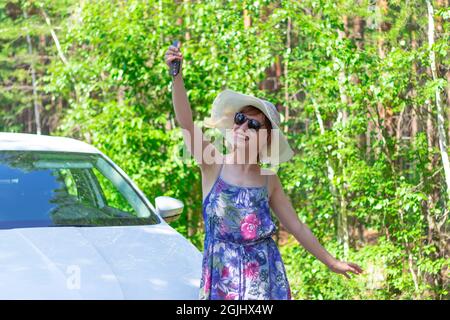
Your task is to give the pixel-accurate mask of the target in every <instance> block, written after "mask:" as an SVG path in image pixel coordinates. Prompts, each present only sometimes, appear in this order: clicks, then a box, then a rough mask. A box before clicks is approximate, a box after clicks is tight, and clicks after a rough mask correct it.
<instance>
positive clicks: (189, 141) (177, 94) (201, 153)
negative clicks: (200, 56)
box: [165, 46, 219, 171]
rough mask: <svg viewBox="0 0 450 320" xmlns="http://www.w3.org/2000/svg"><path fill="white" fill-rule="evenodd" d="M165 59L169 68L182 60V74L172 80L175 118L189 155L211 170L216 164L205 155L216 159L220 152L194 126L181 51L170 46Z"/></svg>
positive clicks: (201, 166) (203, 167) (201, 165)
mask: <svg viewBox="0 0 450 320" xmlns="http://www.w3.org/2000/svg"><path fill="white" fill-rule="evenodd" d="M165 58H166V64H167V65H168V66H169V67H170V63H171V62H172V61H173V60H175V59H179V60H180V72H179V73H178V74H177V75H176V76H175V77H173V78H172V80H173V81H172V103H173V107H174V110H175V118H176V120H177V123H178V124H179V125H180V127H181V128H182V132H183V139H184V143H185V144H186V147H187V149H188V151H189V153H190V154H192V155H193V157H194V159H195V160H196V162H197V163H198V164H199V166H200V168H201V169H202V171H203V170H204V169H205V168H209V167H211V165H213V164H214V163H211V159H209V158H208V157H205V155H208V154H209V155H212V157H215V156H217V155H218V154H219V152H218V151H217V149H216V148H215V146H214V145H213V144H212V143H210V142H209V141H207V140H205V139H204V135H203V132H202V130H201V129H200V128H199V127H198V126H196V125H195V124H194V121H193V117H192V110H191V106H190V104H189V100H188V96H187V93H186V89H185V87H184V81H183V70H182V63H183V55H182V54H181V52H180V49H179V48H177V47H174V46H170V47H169V49H168V50H167V52H166V56H165Z"/></svg>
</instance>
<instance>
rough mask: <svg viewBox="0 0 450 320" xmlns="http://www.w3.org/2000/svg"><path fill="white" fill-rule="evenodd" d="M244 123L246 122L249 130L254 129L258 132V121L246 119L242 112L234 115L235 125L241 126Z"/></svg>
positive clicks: (259, 126) (259, 124) (259, 125)
mask: <svg viewBox="0 0 450 320" xmlns="http://www.w3.org/2000/svg"><path fill="white" fill-rule="evenodd" d="M245 121H248V127H249V128H250V129H255V130H256V131H258V130H259V129H260V128H261V126H262V125H261V123H260V122H259V121H258V120H255V119H250V118H247V116H246V115H245V114H243V113H242V112H237V113H236V114H235V115H234V123H235V124H237V125H241V124H243V123H244V122H245Z"/></svg>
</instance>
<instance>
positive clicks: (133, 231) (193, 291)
mask: <svg viewBox="0 0 450 320" xmlns="http://www.w3.org/2000/svg"><path fill="white" fill-rule="evenodd" d="M155 207H156V208H155ZM155 207H154V206H153V205H152V204H151V203H150V201H149V200H148V199H147V198H146V197H145V195H144V193H143V192H142V191H140V190H139V189H138V188H137V186H136V185H135V184H134V183H133V181H131V179H130V178H129V177H128V176H127V175H126V174H125V173H124V172H123V171H122V170H121V169H120V168H119V167H118V166H117V165H115V164H114V163H113V162H112V161H111V160H110V159H109V158H108V157H107V156H106V155H104V154H103V153H102V152H100V151H99V150H97V149H96V148H94V147H93V146H91V145H89V144H86V143H84V142H81V141H78V140H74V139H69V138H62V137H51V136H38V135H32V134H18V133H0V299H187V300H191V299H198V292H199V288H200V276H201V260H202V254H201V253H200V251H199V250H198V249H197V248H196V247H195V246H194V245H192V244H191V243H190V242H189V241H188V240H187V239H186V238H184V237H183V236H182V235H181V234H179V233H178V232H177V231H175V230H174V229H173V228H172V227H170V226H169V224H167V221H169V220H170V219H176V218H177V217H178V216H179V215H180V214H181V212H182V210H183V203H182V202H181V201H179V200H177V199H174V198H170V197H156V199H155Z"/></svg>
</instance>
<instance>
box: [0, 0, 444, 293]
mask: <svg viewBox="0 0 450 320" xmlns="http://www.w3.org/2000/svg"><path fill="white" fill-rule="evenodd" d="M449 19H450V7H449V1H448V0H433V1H431V0H402V1H400V0H392V1H388V0H353V1H349V0H334V1H331V0H304V1H294V0H291V1H286V0H277V1H268V0H260V1H248V0H247V1H244V0H233V1H219V0H208V1H193V0H183V1H182V0H176V1H168V0H150V1H138V0H129V1H124V0H114V1H113V0H97V1H87V0H84V1H83V0H36V1H32V0H0V131H5V132H27V133H41V134H50V135H63V136H69V137H74V138H77V139H81V140H83V141H86V142H88V143H90V144H93V145H94V146H96V147H97V148H99V149H100V150H101V151H102V152H104V153H105V154H107V155H108V156H109V157H111V158H112V159H113V160H114V161H115V162H116V163H117V164H118V165H119V166H120V167H121V168H123V169H124V170H125V171H126V172H127V173H128V174H129V175H130V176H131V178H132V179H134V181H135V182H136V183H137V184H138V186H139V187H140V188H141V189H142V190H143V191H144V193H145V194H146V195H147V196H148V198H149V199H151V200H153V199H154V198H155V197H156V196H159V195H167V196H172V197H175V198H178V199H180V200H182V201H183V202H184V204H185V210H184V212H183V214H182V216H181V218H180V219H179V220H178V221H175V222H172V223H171V225H172V226H173V227H174V228H176V229H177V230H178V231H179V232H181V233H182V234H183V235H185V236H186V237H188V239H189V240H190V241H191V242H192V243H193V244H194V245H196V246H197V247H198V248H199V249H200V250H202V249H203V248H202V246H203V237H204V232H203V221H202V215H201V211H202V208H201V201H202V192H201V178H200V170H199V167H198V166H197V165H196V164H195V162H194V160H193V159H192V158H191V159H190V160H189V161H183V162H180V161H175V157H176V155H177V154H178V152H179V150H181V149H182V148H183V139H182V135H181V129H180V128H179V127H178V126H177V123H176V121H175V120H174V116H175V114H174V111H173V105H172V97H171V81H172V79H171V77H170V76H169V74H168V70H167V66H166V65H165V63H164V53H165V51H166V50H167V48H168V46H170V45H171V44H172V42H173V40H175V39H179V40H181V42H182V48H181V50H182V52H183V55H184V59H185V61H184V62H183V70H184V71H183V74H184V81H185V85H186V88H187V93H188V97H189V101H190V104H191V106H192V109H193V114H194V120H195V122H196V123H198V124H199V125H200V126H201V125H202V120H203V119H204V118H205V117H206V116H208V115H209V112H210V109H211V104H212V101H213V100H214V98H215V97H216V95H217V94H218V93H219V92H220V91H221V90H223V89H225V88H229V89H232V90H236V91H240V92H243V93H247V94H252V95H256V96H261V97H264V98H266V99H267V100H269V101H272V102H273V103H274V104H275V105H276V106H277V108H278V110H279V112H280V113H281V115H282V129H283V130H284V133H285V134H286V135H287V136H288V138H289V142H290V145H291V146H292V148H293V149H294V152H295V156H294V157H293V159H292V160H291V161H289V162H288V163H284V164H282V165H281V166H280V167H279V168H278V175H279V176H280V179H281V181H282V183H283V186H284V188H285V191H286V193H287V194H288V195H289V197H290V199H291V201H292V204H293V206H294V208H295V210H296V212H297V214H298V216H299V217H300V219H301V220H302V221H304V222H305V223H306V224H307V225H308V226H309V227H310V228H311V229H312V231H313V233H314V234H315V235H316V236H317V237H318V238H319V240H320V241H321V243H322V244H324V246H325V247H326V248H327V249H328V250H329V251H330V252H331V253H333V254H334V255H335V256H337V257H339V258H340V259H345V260H346V259H348V260H349V261H354V262H356V263H358V264H360V265H361V266H362V267H363V269H364V270H365V273H364V274H362V275H360V276H355V277H353V278H352V279H350V280H348V279H346V278H344V277H343V276H342V275H337V274H333V273H331V272H330V271H329V270H328V269H327V268H326V267H325V266H324V265H323V264H321V262H319V261H318V260H316V259H315V258H314V257H313V256H312V255H311V254H309V253H308V252H307V251H306V250H305V249H304V248H303V247H301V246H300V245H299V244H298V243H297V242H296V241H295V239H294V238H293V236H291V235H289V234H288V233H286V231H285V230H284V229H283V228H282V226H279V230H278V232H277V237H276V239H277V241H278V244H279V246H280V250H281V252H282V256H283V260H284V262H285V264H286V269H287V272H288V277H289V280H290V283H291V286H292V294H293V297H294V298H295V299H448V297H449V294H448V291H449V290H448V289H449V288H448V262H449V258H448V249H449V235H448V214H449V203H450V167H449V158H448V142H449V136H450V127H449V123H450V56H449V50H450V42H449V40H450V37H449V36H450V24H449V22H450V20H449Z"/></svg>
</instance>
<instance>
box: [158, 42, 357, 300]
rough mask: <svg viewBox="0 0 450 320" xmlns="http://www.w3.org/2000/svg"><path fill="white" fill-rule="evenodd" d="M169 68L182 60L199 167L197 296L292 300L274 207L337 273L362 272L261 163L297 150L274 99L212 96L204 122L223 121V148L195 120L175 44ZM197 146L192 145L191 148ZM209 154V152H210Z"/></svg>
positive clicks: (186, 116) (185, 112)
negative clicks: (333, 249)
mask: <svg viewBox="0 0 450 320" xmlns="http://www.w3.org/2000/svg"><path fill="white" fill-rule="evenodd" d="M165 58H166V64H167V65H168V66H169V67H170V64H171V62H172V61H173V60H175V59H178V60H179V61H180V72H179V73H178V75H176V76H175V77H174V79H173V91H172V98H173V104H174V109H175V114H176V119H177V122H178V123H179V125H180V126H181V127H182V129H183V130H182V131H183V135H184V140H185V143H186V145H187V148H188V150H189V152H190V153H191V154H192V155H193V156H194V158H195V160H196V162H197V163H198V164H199V166H200V168H201V172H202V190H203V219H204V222H205V250H204V253H203V263H202V278H201V283H200V295H199V298H200V299H235V300H243V299H291V291H290V286H289V282H288V279H287V276H286V271H285V268H284V264H283V261H282V258H281V255H280V253H279V250H278V248H277V245H276V243H275V241H274V240H273V239H272V237H271V236H272V235H273V234H274V233H275V232H276V226H275V224H274V223H273V221H272V218H271V215H270V209H272V211H273V212H274V213H275V215H276V216H277V218H278V219H279V220H280V222H281V223H282V225H283V226H284V227H285V228H286V229H287V230H288V231H289V232H290V233H291V234H292V235H293V236H294V237H295V238H296V239H297V240H298V242H299V243H300V244H301V245H302V246H303V247H305V248H306V249H307V250H308V251H309V252H310V253H312V254H313V255H314V256H315V257H316V258H317V259H319V260H320V261H321V262H323V263H324V264H325V265H327V266H328V268H329V269H330V270H331V271H333V272H336V273H340V274H343V275H345V276H346V277H347V278H350V276H349V275H348V272H352V273H355V274H360V273H361V272H362V269H361V268H360V267H359V266H358V265H357V264H354V263H350V262H344V261H339V260H337V259H335V258H334V257H333V256H332V255H330V253H328V252H327V251H326V250H325V248H323V247H322V246H321V245H320V243H319V242H318V240H317V238H316V237H315V236H314V235H313V234H312V233H311V231H310V230H309V228H308V227H307V226H306V225H305V224H304V223H302V222H301V221H300V220H299V218H298V216H297V214H296V213H295V210H294V208H293V207H292V204H291V203H290V201H289V199H288V197H287V196H286V194H285V193H284V191H283V188H282V185H281V183H280V180H279V178H278V176H277V175H276V173H274V172H272V170H268V169H262V168H261V167H260V163H262V162H267V163H271V164H278V163H281V162H285V161H288V160H289V159H290V158H291V157H292V155H293V152H292V150H291V149H290V147H289V144H288V143H287V140H286V138H285V137H284V136H283V134H282V133H281V132H280V130H279V123H280V117H279V114H278V112H277V110H276V108H275V106H274V105H273V104H271V103H270V102H268V101H266V100H263V99H258V98H256V97H252V96H249V95H245V94H242V93H238V92H235V91H232V90H225V91H223V92H221V93H220V94H219V95H218V96H217V98H216V99H215V100H214V102H213V108H212V115H211V117H210V118H208V119H206V120H205V125H207V126H209V127H215V128H219V129H220V130H221V131H222V134H224V136H225V137H226V140H227V141H228V143H229V144H230V147H231V151H230V152H229V153H228V154H225V155H223V154H221V152H219V150H218V149H217V148H216V147H215V146H214V145H212V144H211V143H210V142H209V141H206V140H204V139H203V133H202V131H201V129H200V128H198V127H197V126H196V125H195V124H194V122H193V120H192V111H191V108H190V105H189V102H188V98H187V94H186V90H185V88H184V83H183V78H182V68H181V64H182V61H183V56H182V54H181V52H180V49H179V48H177V47H174V46H170V47H169V49H168V50H167V52H166V55H165ZM194 146H195V147H194ZM208 156H209V157H208Z"/></svg>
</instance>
